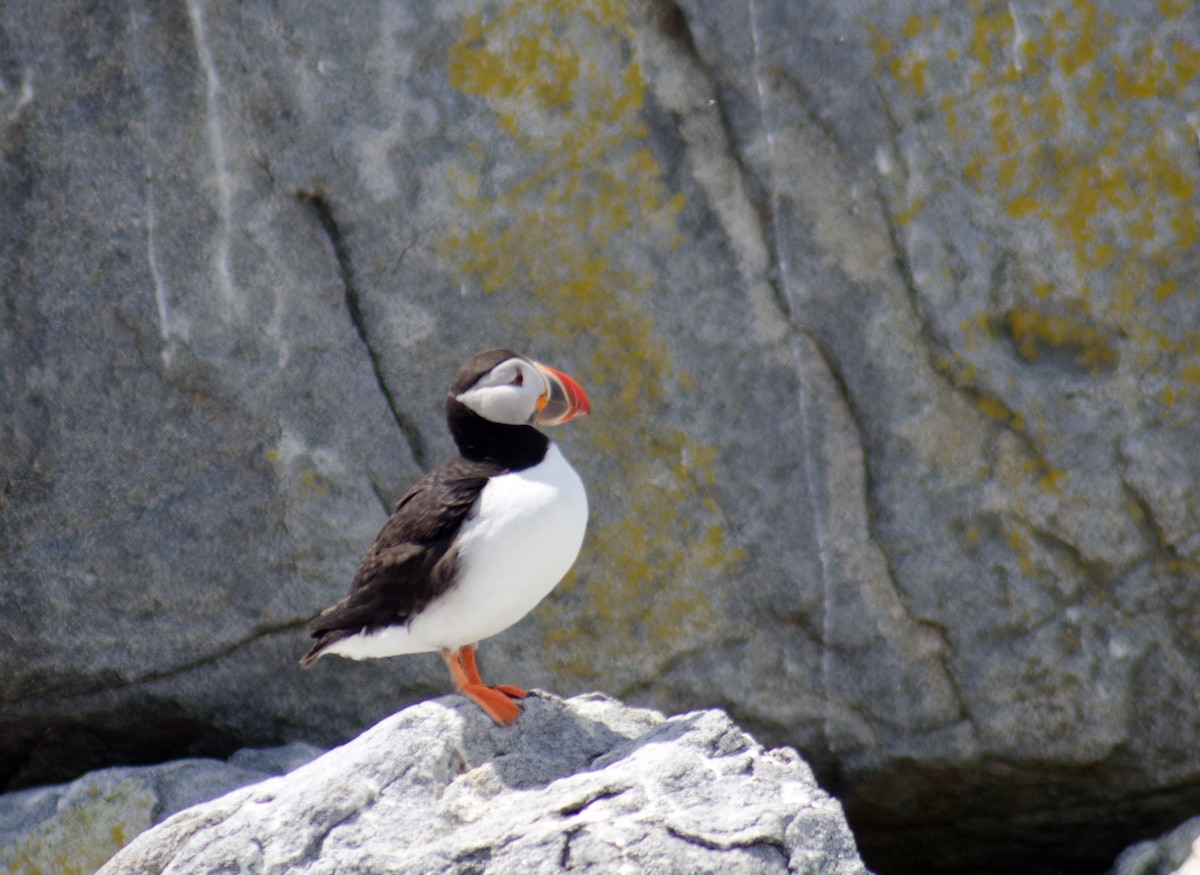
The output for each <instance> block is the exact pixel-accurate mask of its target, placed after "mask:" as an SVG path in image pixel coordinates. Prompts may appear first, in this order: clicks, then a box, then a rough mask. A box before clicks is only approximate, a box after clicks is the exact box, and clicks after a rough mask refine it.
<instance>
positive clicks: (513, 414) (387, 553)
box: [300, 349, 591, 726]
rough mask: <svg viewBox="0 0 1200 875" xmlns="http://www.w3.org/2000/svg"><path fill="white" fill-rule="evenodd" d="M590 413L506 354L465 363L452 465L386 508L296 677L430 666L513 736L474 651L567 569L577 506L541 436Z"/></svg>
mask: <svg viewBox="0 0 1200 875" xmlns="http://www.w3.org/2000/svg"><path fill="white" fill-rule="evenodd" d="M590 412H591V402H590V401H589V400H588V397H587V395H586V394H585V393H584V391H583V389H582V388H581V387H580V386H579V384H578V383H576V382H575V381H574V380H573V379H571V378H570V377H568V376H567V375H566V374H564V373H562V372H560V371H557V370H555V369H554V368H551V367H549V366H547V365H544V364H540V363H538V362H536V361H534V360H533V359H530V358H527V357H526V356H524V355H521V354H519V353H517V352H514V351H512V350H510V349H488V350H484V351H482V352H478V353H476V354H475V355H473V356H471V357H470V358H468V359H467V360H466V361H465V362H464V363H463V364H462V366H461V367H460V368H459V370H458V373H457V375H456V376H455V377H454V381H453V382H452V383H451V386H450V393H449V395H448V396H447V398H446V423H447V425H448V426H449V429H450V434H451V436H452V437H453V438H454V442H455V444H456V446H457V447H458V453H459V454H458V456H456V457H455V458H453V459H450V460H449V461H447V462H445V463H444V464H442V465H440V466H438V467H437V468H434V469H433V470H432V471H430V472H429V473H427V474H426V475H425V476H423V477H422V478H421V479H420V480H418V481H417V483H416V484H415V485H414V486H413V487H412V488H411V489H409V490H408V492H406V493H405V494H404V495H403V497H401V498H400V500H399V501H398V502H397V503H396V506H395V508H394V510H393V511H392V513H391V516H390V517H389V518H388V520H387V522H386V523H385V524H384V526H383V529H382V530H381V531H380V532H379V535H378V537H377V538H376V539H375V542H374V544H372V545H371V547H370V549H369V550H367V553H366V555H365V557H364V558H363V560H362V563H361V565H360V566H359V569H358V571H357V573H356V574H355V575H354V578H353V580H352V581H351V583H350V591H349V593H348V594H347V595H346V597H345V598H343V599H342V600H341V601H339V602H338V603H337V604H335V605H333V606H332V607H330V608H327V609H326V610H324V611H322V612H321V614H320V615H319V616H317V617H316V618H315V619H314V620H313V621H312V622H311V623H310V624H309V634H310V635H311V637H312V638H314V639H316V641H315V643H314V644H313V645H312V647H311V649H310V650H309V651H308V652H307V653H306V654H305V655H304V656H303V657H302V658H301V660H300V664H301V665H302V666H303V667H305V668H308V667H310V666H312V665H313V664H314V663H315V662H316V661H317V660H318V659H319V658H320V657H322V656H324V655H326V654H336V655H338V656H343V657H349V658H350V659H373V658H381V657H389V656H401V655H405V654H413V653H426V652H438V653H440V654H441V655H442V658H443V659H444V660H445V662H446V667H447V668H448V669H449V671H450V677H451V681H452V682H453V684H454V687H455V690H456V691H457V692H459V693H461V694H463V695H464V696H466V697H467V698H468V699H470V700H471V701H473V702H474V703H475V704H477V705H478V706H479V707H480V708H482V709H483V711H484V712H485V713H486V714H487V715H488V716H489V717H491V718H492V720H493V721H495V722H496V723H497V724H499V725H501V726H508V725H512V723H514V722H515V721H516V719H517V717H518V715H519V714H520V713H521V708H520V706H518V705H517V700H520V699H524V698H525V696H526V692H525V690H523V689H522V688H520V687H517V686H513V685H510V684H498V685H494V686H489V685H487V684H485V683H484V682H483V680H482V678H481V677H480V675H479V668H478V665H477V663H476V655H475V653H476V647H477V646H478V643H479V642H480V641H482V640H484V639H486V638H490V637H491V636H493V635H496V634H498V633H500V632H502V631H504V630H505V629H507V628H508V627H509V626H512V625H513V624H514V623H516V622H517V621H518V620H520V619H521V618H522V617H524V616H525V615H526V614H527V613H529V612H530V611H531V610H533V608H534V607H535V606H536V605H537V604H538V603H539V602H541V600H542V599H543V598H545V597H546V596H547V595H548V594H549V593H550V592H551V590H553V589H554V587H555V586H557V585H558V583H559V581H560V580H562V578H563V577H564V576H565V575H566V573H567V572H568V571H569V570H570V568H571V566H572V565H573V564H574V562H575V559H576V557H577V556H578V555H579V550H580V547H581V546H582V543H583V538H584V533H585V530H586V528H587V519H588V500H587V492H586V490H585V489H584V485H583V481H582V480H581V479H580V477H579V474H578V473H576V471H575V469H574V468H572V467H571V465H570V463H568V462H567V460H566V459H565V458H564V457H563V454H562V453H561V451H560V450H559V449H558V446H557V445H556V444H555V443H554V442H552V441H551V440H550V439H549V438H548V437H547V436H546V435H545V434H543V433H542V432H541V431H540V428H541V427H546V426H555V425H560V424H562V423H564V422H568V421H569V420H572V419H575V418H577V417H580V416H585V415H587V414H588V413H590Z"/></svg>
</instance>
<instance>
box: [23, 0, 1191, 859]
mask: <svg viewBox="0 0 1200 875" xmlns="http://www.w3.org/2000/svg"><path fill="white" fill-rule="evenodd" d="M577 5H578V4H577ZM579 8H581V9H583V13H582V14H575V13H574V11H573V8H572V12H570V13H568V12H566V11H565V10H567V9H568V7H567V5H565V4H562V3H559V2H554V0H497V2H490V0H489V2H486V3H485V2H482V0H470V2H468V0H456V2H452V0H436V2H435V0H413V2H394V0H367V2H363V3H353V4H332V5H330V4H299V5H298V4H279V3H269V2H265V0H247V2H242V3H236V4H229V3H227V4H218V3H216V2H213V0H186V2H183V3H174V4H162V3H153V2H147V0H123V2H117V3H104V4H98V3H85V2H82V0H62V2H57V3H54V4H46V3H43V2H38V0H6V2H5V4H4V15H3V16H2V18H3V21H2V22H0V276H3V277H5V284H4V292H3V295H2V296H0V398H2V399H3V400H4V416H3V417H0V576H2V578H3V580H2V581H0V584H2V585H0V662H2V663H3V665H4V666H5V669H6V670H5V672H4V674H3V677H0V784H2V785H3V786H5V787H6V788H10V789H12V788H19V787H28V786H34V785H37V784H45V783H52V782H60V781H64V780H67V779H69V778H71V777H75V776H78V775H80V774H83V773H85V772H87V771H89V770H93V769H96V768H100V767H103V766H107V765H113V764H116V763H125V764H129V763H145V762H156V761H162V760H168V759H175V758H179V757H184V756H227V755H228V754H229V753H231V752H232V751H234V750H236V749H238V748H239V747H244V746H247V745H255V746H262V745H273V744H278V743H280V742H282V741H286V740H290V739H309V740H311V741H314V742H316V743H319V744H322V745H329V744H334V743H338V742H341V741H344V740H345V739H347V738H349V737H351V736H353V735H355V734H356V733H357V732H359V731H360V730H361V729H362V727H363V726H367V725H370V724H372V723H373V722H375V721H376V720H378V719H380V718H382V717H383V716H384V715H386V714H390V713H392V712H394V711H395V710H396V709H397V708H398V707H400V706H402V705H404V704H406V703H410V702H414V701H417V700H421V699H426V698H429V697H430V696H433V695H437V694H440V693H442V692H445V691H446V690H447V689H448V687H447V682H446V679H445V676H444V671H443V669H442V666H441V664H440V661H439V660H438V659H437V658H436V657H434V656H430V657H414V658H410V659H400V660H390V661H384V662H380V663H377V664H364V665H359V664H349V663H346V662H335V661H334V660H329V661H327V664H322V665H320V666H318V667H317V668H316V669H314V670H313V671H312V672H310V673H307V674H304V675H301V674H300V673H299V671H298V670H297V669H296V667H295V661H296V659H297V657H298V656H299V654H300V653H302V652H303V651H304V649H305V646H306V641H305V636H304V633H303V628H304V625H305V622H306V621H307V619H308V618H309V617H311V616H312V615H313V614H315V613H316V612H317V611H318V610H319V609H320V608H321V607H322V606H324V605H327V604H329V603H331V601H332V600H334V599H335V598H337V597H338V596H340V595H341V594H342V593H343V592H344V590H345V587H346V585H347V582H348V580H349V579H350V577H351V575H352V574H353V572H354V569H355V567H356V564H357V562H358V559H359V557H360V556H361V554H362V552H363V551H364V550H365V549H366V547H367V546H368V545H369V544H370V542H371V540H372V538H373V537H374V535H375V533H376V531H377V530H378V527H379V526H380V525H381V524H382V522H383V520H384V519H385V516H386V510H387V507H388V506H389V505H390V504H391V503H392V502H393V501H394V500H395V499H396V498H397V497H398V496H399V495H400V494H401V493H402V491H403V489H404V488H405V486H407V485H408V484H409V483H410V482H412V480H414V479H415V478H416V477H417V476H418V475H419V474H420V472H421V471H422V470H423V469H426V468H428V467H430V466H431V465H433V464H435V463H436V462H437V461H439V460H441V459H442V458H444V457H445V456H446V455H447V454H448V453H449V452H450V449H451V448H450V444H449V439H448V436H447V434H446V432H445V428H444V425H443V423H442V422H441V402H442V398H443V394H444V392H445V390H446V381H447V379H448V376H449V375H450V374H451V373H452V372H453V370H454V368H455V367H456V365H457V364H458V363H459V361H460V360H461V359H462V358H463V356H464V355H465V354H467V353H468V352H470V351H473V350H475V349H478V348H481V347H483V346H487V345H493V344H506V345H511V346H515V347H518V348H521V349H524V350H527V351H528V352H530V353H531V354H535V355H538V356H541V357H543V358H545V359H546V360H548V361H552V362H554V363H555V364H556V365H560V366H561V367H563V368H564V369H565V370H567V371H569V372H570V373H571V374H572V375H574V376H577V377H578V378H579V379H580V381H581V383H582V384H583V385H584V386H585V387H586V388H587V390H588V392H589V394H590V396H591V398H592V400H593V401H594V406H595V410H594V415H593V416H592V417H591V418H590V419H589V420H588V421H586V422H583V423H580V424H579V427H577V428H572V429H571V431H570V433H569V434H565V433H564V434H563V435H562V436H561V439H562V443H563V446H564V451H565V452H566V454H567V455H568V456H569V457H570V458H571V459H572V461H573V463H574V464H575V465H576V467H577V468H578V469H579V470H580V472H581V474H582V476H583V478H584V480H585V482H586V483H587V484H588V487H589V490H590V498H591V506H592V508H593V513H594V516H593V520H592V526H591V529H590V532H589V536H588V539H587V541H586V543H585V546H584V554H583V556H582V558H581V560H580V562H579V563H578V565H577V568H576V571H575V573H574V574H573V576H572V577H571V578H570V579H569V580H568V581H566V583H565V584H564V585H563V586H562V587H560V589H559V591H558V592H556V593H555V594H554V595H553V596H552V597H551V598H550V599H549V600H548V601H547V602H546V603H545V604H544V605H543V606H542V607H541V608H540V609H539V610H538V611H537V612H535V613H534V615H533V616H531V617H530V618H529V619H528V620H526V621H525V622H523V623H522V624H520V625H519V626H518V627H517V628H514V629H513V630H511V631H510V632H508V633H506V634H505V635H503V636H500V637H498V638H497V639H494V640H492V641H489V642H487V643H486V644H485V645H484V648H483V651H482V658H483V660H484V662H485V667H486V668H487V675H488V676H490V677H494V678H496V679H497V680H503V681H512V682H517V683H522V684H526V685H533V684H536V685H540V686H544V687H550V688H552V689H554V690H556V691H558V692H560V693H563V694H572V693H576V692H581V691H584V690H592V689H597V688H600V689H604V690H605V691H607V692H610V693H613V694H616V695H619V696H621V697H623V698H625V699H627V700H630V701H633V702H635V703H637V704H642V705H647V706H653V707H656V708H659V709H660V710H664V711H667V712H671V713H674V712H679V711H687V710H692V709H696V708H705V707H711V706H719V707H722V708H724V709H726V710H727V711H728V712H729V713H730V714H731V716H732V717H733V718H734V719H736V720H737V721H738V723H739V725H741V726H744V727H746V728H747V730H749V731H752V732H754V733H755V735H756V736H757V737H759V738H761V739H762V740H763V741H764V742H765V743H769V744H772V745H784V744H786V745H790V746H793V747H795V748H797V749H798V750H800V751H802V752H803V753H804V755H805V757H806V758H807V760H808V761H809V762H810V763H811V764H812V765H813V768H814V769H815V770H816V772H817V773H818V774H819V775H820V776H821V777H822V779H823V781H824V782H825V783H826V786H827V787H828V788H829V789H830V791H831V792H835V793H836V794H837V795H838V797H839V798H840V799H841V800H842V801H843V802H844V804H845V805H846V809H847V812H848V817H849V818H850V821H851V823H853V824H854V825H855V828H856V835H857V836H858V838H859V844H860V846H861V848H862V849H863V854H864V857H865V859H866V860H867V861H868V863H870V864H871V865H872V867H873V868H877V869H880V870H884V869H886V870H889V871H897V872H903V871H921V872H957V871H973V872H987V871H995V872H1014V871H1022V872H1036V871H1039V868H1040V869H1041V870H1044V871H1059V870H1075V869H1078V870H1086V871H1098V870H1100V869H1101V868H1103V867H1104V866H1106V865H1108V864H1109V863H1110V862H1111V860H1112V859H1113V858H1114V857H1115V855H1116V854H1117V853H1119V851H1120V849H1121V848H1123V847H1125V846H1127V845H1128V844H1129V843H1130V842H1131V841H1133V840H1134V839H1135V838H1137V837H1141V836H1144V835H1153V834H1157V833H1161V832H1162V831H1164V830H1166V829H1168V828H1169V827H1170V826H1172V825H1175V824H1178V823H1180V822H1181V821H1182V820H1183V819H1184V818H1186V817H1188V816H1190V815H1191V814H1193V813H1194V812H1195V811H1197V810H1200V789H1197V788H1198V787H1200V782H1198V776H1200V745H1198V744H1197V743H1196V741H1197V726H1196V720H1195V715H1196V714H1197V713H1200V659H1197V656H1198V654H1200V644H1198V643H1197V636H1196V631H1195V630H1196V622H1195V619H1196V616H1197V614H1198V612H1200V591H1198V590H1197V588H1196V587H1195V586H1194V585H1193V583H1194V580H1195V579H1196V576H1197V573H1198V571H1200V502H1198V500H1197V492H1196V490H1195V489H1194V488H1192V484H1195V483H1196V482H1198V481H1200V452H1197V447H1200V417H1198V416H1197V409H1198V408H1197V400H1198V398H1200V369H1198V367H1197V361H1198V360H1200V336H1198V335H1197V333H1196V326H1197V325H1200V295H1198V294H1197V293H1196V290H1195V282H1194V273H1195V271H1194V270H1193V267H1194V265H1195V264H1196V260H1197V257H1198V255H1200V226H1198V225H1197V222H1196V199H1197V192H1198V191H1200V165H1198V163H1197V161H1196V148H1195V130H1194V127H1195V124H1196V118H1197V117H1200V64H1198V63H1197V61H1196V57H1197V52H1198V51H1200V39H1198V38H1197V36H1196V35H1197V34H1200V6H1198V5H1197V4H1194V3H1193V4H1189V3H1185V2H1181V0H1161V2H1157V3H1140V4H1117V3H1112V2H1096V0H1048V2H1046V3H1041V4H1019V3H985V2H982V0H969V2H966V3H961V4H947V3H944V2H931V0H916V2H913V3H906V4H881V3H878V2H867V0H845V2H825V3H822V2H817V0H807V2H785V0H753V2H751V3H746V4H730V3H717V2H713V0H679V3H678V5H675V4H673V3H671V2H669V0H637V2H634V0H629V2H587V3H586V4H585V5H583V6H580V7H579ZM1018 815H1019V816H1018ZM1064 834H1067V835H1071V836H1074V837H1076V838H1077V839H1078V840H1076V841H1071V842H1063V840H1062V837H1063V835H1064Z"/></svg>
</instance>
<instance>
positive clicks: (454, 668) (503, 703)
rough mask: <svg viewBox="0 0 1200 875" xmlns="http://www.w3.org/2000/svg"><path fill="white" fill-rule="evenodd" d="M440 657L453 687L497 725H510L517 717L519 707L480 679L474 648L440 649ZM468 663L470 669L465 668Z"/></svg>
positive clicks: (519, 711)
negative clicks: (466, 653)
mask: <svg viewBox="0 0 1200 875" xmlns="http://www.w3.org/2000/svg"><path fill="white" fill-rule="evenodd" d="M468 650H470V651H471V655H470V656H469V657H467V656H465V652H466V651H468ZM442 659H444V660H445V661H446V668H448V669H450V678H451V680H453V681H454V689H456V690H458V692H460V693H462V694H463V695H464V696H466V697H467V698H468V699H470V700H471V701H472V702H474V703H475V704H476V705H478V706H479V707H480V708H482V709H483V711H484V713H485V714H487V715H488V716H489V717H491V718H492V720H494V721H496V723H498V724H499V725H501V726H511V725H512V723H513V721H515V720H516V719H517V715H518V714H520V713H521V709H520V708H519V707H518V706H517V703H516V702H514V701H513V700H512V699H510V698H509V697H508V696H507V695H506V694H505V693H504V692H502V691H500V690H495V689H492V688H491V687H489V686H487V685H485V684H484V683H483V681H482V680H480V678H479V670H478V669H477V668H476V667H475V654H474V648H466V647H464V648H462V649H460V650H450V649H449V648H447V649H444V650H442ZM464 663H465V664H464ZM468 665H469V666H470V671H468V670H467V666H468Z"/></svg>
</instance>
